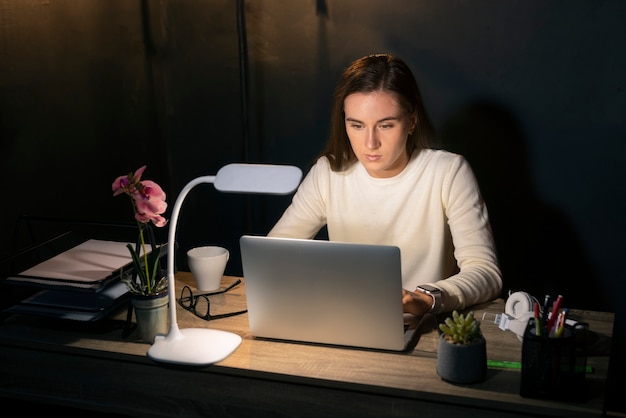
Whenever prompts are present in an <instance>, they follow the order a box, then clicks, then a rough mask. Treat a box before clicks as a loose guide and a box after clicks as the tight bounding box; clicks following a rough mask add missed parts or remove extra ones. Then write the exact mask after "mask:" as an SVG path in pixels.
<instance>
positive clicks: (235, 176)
mask: <svg viewBox="0 0 626 418" xmlns="http://www.w3.org/2000/svg"><path fill="white" fill-rule="evenodd" d="M301 178H302V171H301V170H300V169H299V168H298V167H294V166H287V165H269V164H239V163H237V164H228V165H226V166H224V167H222V168H221V169H220V170H219V171H218V172H217V174H216V175H215V176H203V177H198V178H195V179H193V180H192V181H190V182H189V183H187V185H186V186H185V187H184V188H183V189H182V191H181V192H180V194H179V195H178V197H177V199H176V202H175V203H174V207H173V209H172V216H171V219H170V225H169V231H168V248H169V251H168V253H167V278H168V290H169V316H170V327H169V331H168V333H167V334H166V335H157V336H156V337H155V339H154V343H153V344H152V346H151V347H150V348H149V349H148V357H150V358H151V359H152V360H154V361H157V362H164V363H173V364H181V365H193V366H208V365H210V364H213V363H217V362H219V361H222V360H223V359H225V358H226V357H228V356H229V355H230V354H231V353H232V352H233V351H235V350H236V349H237V347H239V345H240V344H241V341H242V339H241V336H239V335H237V334H234V333H232V332H228V331H221V330H216V329H209V328H187V329H179V328H178V322H177V318H176V291H175V285H176V283H175V279H174V252H175V246H174V243H175V240H176V226H177V223H178V217H179V212H180V209H181V206H182V204H183V202H184V200H185V197H186V196H187V194H188V193H189V191H190V190H191V189H193V188H194V187H195V186H197V185H199V184H203V183H212V184H213V185H214V187H215V188H216V189H217V190H219V191H221V192H230V193H253V194H274V195H286V194H289V193H292V192H293V191H294V190H295V189H296V188H297V187H298V185H299V184H300V180H301Z"/></svg>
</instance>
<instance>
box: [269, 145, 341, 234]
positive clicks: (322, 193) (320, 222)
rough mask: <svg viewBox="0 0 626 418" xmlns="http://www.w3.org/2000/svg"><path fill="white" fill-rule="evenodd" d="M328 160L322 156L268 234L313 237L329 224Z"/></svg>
mask: <svg viewBox="0 0 626 418" xmlns="http://www.w3.org/2000/svg"><path fill="white" fill-rule="evenodd" d="M329 171H330V167H328V161H327V160H326V159H325V158H320V159H319V160H318V161H317V163H316V164H315V165H314V166H313V167H312V168H311V170H310V171H309V172H308V173H307V175H306V176H305V178H304V180H302V183H300V186H299V187H298V190H297V191H296V193H295V195H294V197H293V199H292V201H291V204H290V205H289V206H288V207H287V209H286V210H285V212H284V213H283V215H282V216H281V218H280V219H279V220H278V222H277V223H276V224H275V225H274V227H273V228H272V229H271V230H270V232H269V233H268V236H273V237H284V238H304V239H311V238H313V237H315V235H316V234H317V233H318V232H319V230H320V229H321V228H322V227H323V226H324V225H326V207H325V205H324V202H325V201H326V198H327V195H328V191H329V187H328V181H329V180H328V173H329Z"/></svg>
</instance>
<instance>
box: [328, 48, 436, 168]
mask: <svg viewBox="0 0 626 418" xmlns="http://www.w3.org/2000/svg"><path fill="white" fill-rule="evenodd" d="M374 91H383V92H389V93H393V94H395V96H396V97H397V99H398V101H399V102H400V105H401V106H402V107H403V108H405V109H406V111H407V112H408V114H409V115H415V116H416V118H417V124H416V126H415V129H414V130H413V132H412V133H411V134H409V137H408V139H407V142H406V150H407V153H408V155H409V156H411V154H413V152H414V151H415V150H421V149H424V148H430V147H431V146H432V141H434V138H435V128H434V125H433V123H432V121H431V120H430V117H429V116H428V113H427V112H426V108H425V107H424V103H423V102H422V95H421V93H420V90H419V87H418V86H417V81H416V80H415V77H414V76H413V73H412V72H411V69H410V68H409V67H408V66H407V65H406V63H405V62H404V61H402V60H401V59H400V58H396V57H394V56H391V55H389V54H375V55H368V56H365V57H362V58H359V59H358V60H356V61H354V62H353V63H352V64H350V66H349V67H348V68H346V69H345V70H344V72H343V74H342V76H341V78H340V79H339V82H338V83H337V87H336V88H335V94H334V99H333V108H332V114H331V126H330V136H329V138H328V142H327V143H326V146H325V147H324V149H323V150H322V153H321V156H326V157H327V158H328V160H329V162H330V167H331V169H332V170H333V171H343V170H346V169H347V168H348V167H350V166H351V165H352V164H353V163H355V162H356V161H357V158H356V155H354V151H353V150H352V147H351V146H350V141H349V139H348V134H347V133H346V125H345V113H344V110H343V105H344V100H345V99H346V97H348V96H349V95H350V94H353V93H371V92H374Z"/></svg>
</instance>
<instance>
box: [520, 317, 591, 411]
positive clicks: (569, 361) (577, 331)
mask: <svg viewBox="0 0 626 418" xmlns="http://www.w3.org/2000/svg"><path fill="white" fill-rule="evenodd" d="M587 330H588V325H587V324H583V323H578V324H576V325H575V326H573V325H565V327H564V329H563V334H562V335H561V337H550V336H548V335H546V334H547V333H546V332H543V333H542V335H540V336H538V335H537V333H536V329H535V320H534V319H533V318H531V319H529V320H528V324H527V326H526V330H525V331H524V338H523V342H522V377H521V385H520V395H521V396H523V397H527V398H541V399H553V400H564V401H576V402H583V401H584V400H585V391H586V385H585V374H586V368H587V352H586V342H585V340H586V334H587Z"/></svg>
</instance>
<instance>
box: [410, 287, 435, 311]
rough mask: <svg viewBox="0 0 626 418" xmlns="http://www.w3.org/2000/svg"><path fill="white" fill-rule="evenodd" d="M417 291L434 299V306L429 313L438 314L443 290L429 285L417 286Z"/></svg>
mask: <svg viewBox="0 0 626 418" xmlns="http://www.w3.org/2000/svg"><path fill="white" fill-rule="evenodd" d="M415 290H416V291H418V292H421V293H425V294H427V295H429V296H430V297H432V298H433V304H432V305H431V307H430V311H429V312H432V313H436V312H438V311H439V308H440V307H441V289H439V288H436V287H435V286H431V285H429V284H421V285H419V286H417V287H416V288H415Z"/></svg>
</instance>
